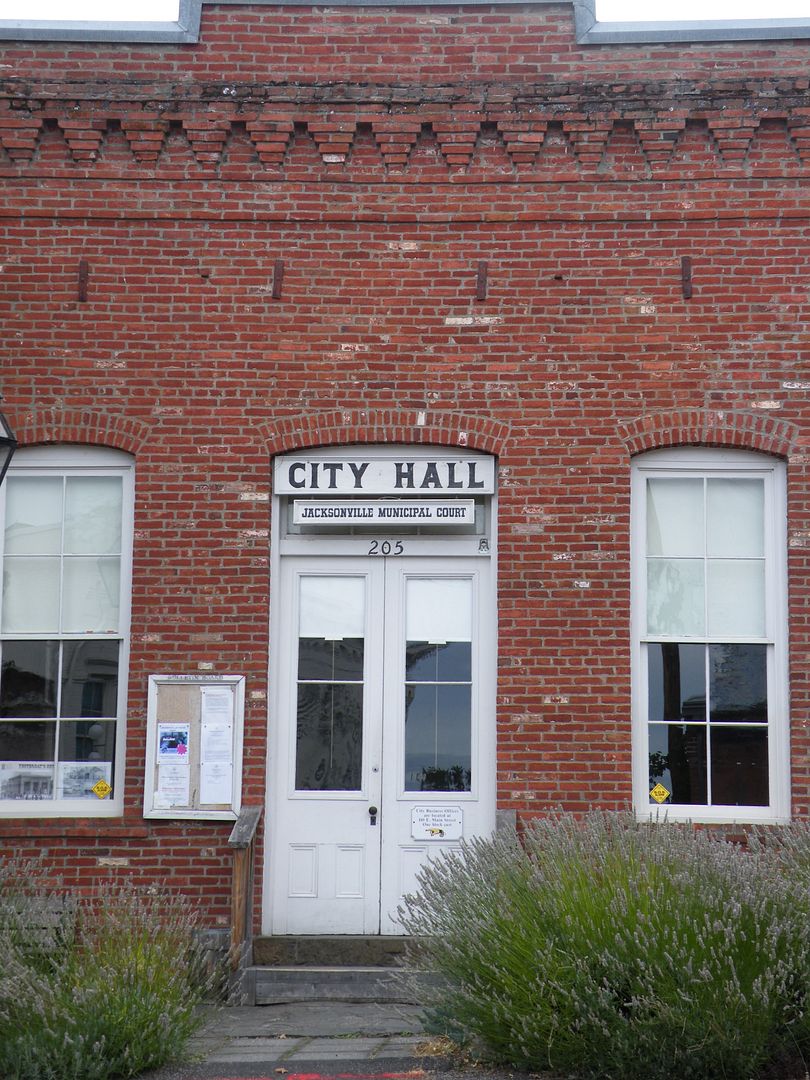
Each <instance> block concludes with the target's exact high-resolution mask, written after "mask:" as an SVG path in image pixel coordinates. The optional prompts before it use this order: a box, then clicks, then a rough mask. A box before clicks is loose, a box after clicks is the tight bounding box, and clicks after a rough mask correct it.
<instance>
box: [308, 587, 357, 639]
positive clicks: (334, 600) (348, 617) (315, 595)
mask: <svg viewBox="0 0 810 1080" xmlns="http://www.w3.org/2000/svg"><path fill="white" fill-rule="evenodd" d="M300 596H301V615H300V627H299V631H298V633H299V635H300V636H301V637H315V638H347V637H348V638H351V637H354V638H361V637H364V636H365V632H366V631H365V625H366V589H365V579H364V578H361V577H314V576H313V577H302V578H301V593H300Z"/></svg>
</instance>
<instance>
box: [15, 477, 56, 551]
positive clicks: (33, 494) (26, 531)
mask: <svg viewBox="0 0 810 1080" xmlns="http://www.w3.org/2000/svg"><path fill="white" fill-rule="evenodd" d="M5 485H6V532H5V552H6V554H7V555H57V554H58V553H59V551H60V549H61V544H62V480H61V478H55V477H50V476H29V477H22V476H8V477H6V480H5Z"/></svg>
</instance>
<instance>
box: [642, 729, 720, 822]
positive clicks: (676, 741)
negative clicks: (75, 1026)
mask: <svg viewBox="0 0 810 1080" xmlns="http://www.w3.org/2000/svg"><path fill="white" fill-rule="evenodd" d="M649 760H650V776H649V785H650V790H652V788H653V787H655V785H656V784H663V785H664V787H665V788H666V789H667V791H669V792H671V797H670V798H669V799H667V800H666V802H668V803H670V802H672V803H686V804H687V805H690V806H695V805H701V804H703V805H705V803H706V799H707V788H706V727H705V726H704V725H701V724H651V725H650V750H649ZM649 801H650V803H651V804H652V805H654V804H655V801H656V800H655V799H653V798H650V800H649Z"/></svg>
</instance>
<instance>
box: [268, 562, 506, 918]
mask: <svg viewBox="0 0 810 1080" xmlns="http://www.w3.org/2000/svg"><path fill="white" fill-rule="evenodd" d="M277 605H278V606H277V607H276V617H275V620H274V634H275V640H276V645H277V648H278V654H277V664H276V665H275V677H276V680H277V690H278V693H277V697H276V699H275V702H276V708H275V709H274V710H273V712H272V715H271V777H270V789H269V804H268V821H269V826H270V837H269V838H270V852H269V860H268V875H269V880H267V882H266V890H265V896H266V897H269V898H270V911H269V917H268V918H266V919H265V928H266V930H270V931H271V932H272V933H276V934H396V933H401V932H402V930H401V927H400V926H399V923H398V921H397V915H396V912H397V907H398V906H399V904H400V902H401V899H402V896H403V895H404V894H405V893H408V892H411V891H413V890H414V889H415V888H416V875H417V871H418V869H419V867H420V866H422V864H423V863H424V862H425V861H426V860H427V859H429V858H431V857H433V856H435V855H437V854H438V853H439V852H441V851H442V850H446V849H448V848H452V847H457V846H458V844H459V842H460V838H461V837H462V836H464V837H467V838H469V837H472V836H475V835H485V834H488V833H491V831H492V830H493V828H494V823H495V790H494V789H495V721H494V661H495V656H494V653H495V629H494V620H495V613H494V603H493V598H492V596H491V582H490V564H489V560H487V559H481V560H477V559H465V558H452V557H451V558H431V559H427V558H411V559H409V558H404V557H399V558H397V557H390V558H383V557H376V558H375V557H371V558H356V557H343V558H335V559H331V558H330V559H322V558H285V559H282V572H281V586H280V595H279V596H278V599H277Z"/></svg>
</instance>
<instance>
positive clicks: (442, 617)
mask: <svg viewBox="0 0 810 1080" xmlns="http://www.w3.org/2000/svg"><path fill="white" fill-rule="evenodd" d="M406 612H407V614H406V628H407V629H406V637H407V639H408V641H434V642H437V641H471V640H472V582H471V581H470V579H469V578H408V583H407V598H406Z"/></svg>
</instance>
